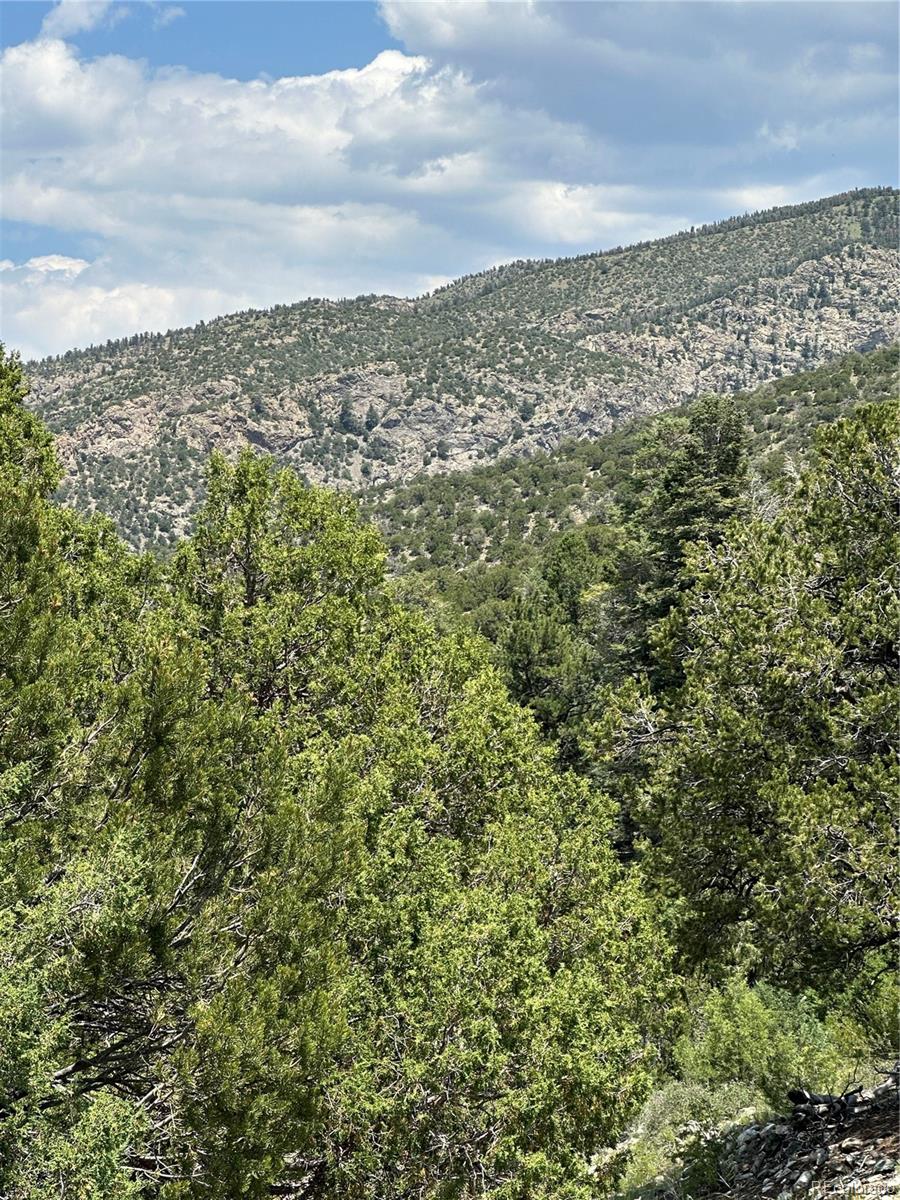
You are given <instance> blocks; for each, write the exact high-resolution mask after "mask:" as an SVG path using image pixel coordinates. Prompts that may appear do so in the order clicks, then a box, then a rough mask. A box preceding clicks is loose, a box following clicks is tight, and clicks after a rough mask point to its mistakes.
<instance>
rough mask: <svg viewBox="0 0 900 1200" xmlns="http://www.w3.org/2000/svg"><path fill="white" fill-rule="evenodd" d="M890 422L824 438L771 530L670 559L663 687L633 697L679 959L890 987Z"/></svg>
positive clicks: (887, 417)
mask: <svg viewBox="0 0 900 1200" xmlns="http://www.w3.org/2000/svg"><path fill="white" fill-rule="evenodd" d="M897 422H898V413H897V406H896V404H892V403H888V404H877V405H870V406H866V407H864V408H862V409H861V410H860V411H859V413H858V414H857V415H855V416H854V417H852V418H849V419H845V420H841V421H839V422H837V423H836V424H834V425H832V426H830V427H826V428H825V429H823V431H822V432H821V434H820V436H819V439H818V442H817V454H816V458H815V461H814V464H813V465H812V466H811V468H810V469H809V470H808V471H807V472H806V473H805V475H804V476H803V478H802V479H801V481H800V484H799V486H798V488H797V490H796V492H795V494H794V495H793V496H792V497H791V498H790V500H789V501H788V502H787V503H786V505H785V507H784V509H783V511H782V512H781V513H780V514H779V516H778V517H777V519H776V520H775V521H774V522H772V523H767V522H765V521H762V520H753V521H750V522H747V523H738V522H734V523H732V524H731V525H730V526H728V527H727V528H726V530H725V534H724V537H723V539H722V540H721V542H720V544H719V545H718V546H709V545H707V546H697V547H696V548H695V549H694V550H693V551H692V552H691V553H690V555H689V556H688V559H687V571H688V574H689V576H690V577H691V578H692V579H693V581H694V582H693V584H692V586H691V588H690V590H689V591H687V592H686V593H685V595H684V596H683V598H682V600H681V601H680V602H679V604H678V605H677V606H676V607H675V608H674V609H673V610H672V612H671V614H670V616H669V617H668V618H667V620H666V621H665V622H664V623H663V624H662V625H660V626H658V627H657V629H656V631H655V634H654V636H655V640H656V644H657V647H658V650H659V653H660V654H661V655H662V656H664V657H665V656H669V657H670V658H672V659H673V660H675V661H677V662H678V663H679V664H680V666H681V670H682V671H683V682H682V683H681V685H680V686H679V687H677V688H676V689H674V690H673V691H670V692H668V693H666V694H664V695H663V696H661V697H656V698H655V699H654V698H652V697H650V696H649V695H646V694H645V697H644V699H643V700H642V701H641V702H639V703H638V704H636V706H635V707H634V708H633V709H632V710H631V712H630V714H629V717H628V719H627V721H626V722H625V726H624V729H625V731H626V732H625V735H624V737H623V739H622V741H621V743H620V745H621V752H622V753H626V754H627V753H628V752H629V747H630V752H631V753H632V754H634V755H635V756H636V757H637V758H638V759H640V758H641V757H642V756H643V758H644V762H645V767H646V771H647V773H646V775H645V776H644V783H643V785H642V787H641V789H640V800H639V803H638V806H637V807H638V813H639V819H640V821H641V823H642V825H643V828H644V830H645V831H646V833H647V835H648V841H647V844H646V848H645V859H646V863H647V867H648V870H649V871H650V874H651V876H652V878H653V879H655V881H656V883H657V886H658V887H659V888H660V890H661V892H662V893H663V894H664V895H665V896H666V897H667V900H668V903H669V904H671V905H674V906H675V908H674V909H673V911H677V912H678V913H679V919H678V923H679V926H680V940H681V945H682V949H683V951H684V953H685V955H686V957H687V958H688V959H689V960H690V961H692V962H693V963H695V964H704V965H706V966H707V967H708V966H710V965H711V964H713V963H715V962H716V961H718V962H724V963H729V962H730V963H737V964H740V965H742V966H743V967H744V968H745V969H747V970H749V971H750V972H751V973H752V974H753V975H755V976H757V977H759V976H762V977H765V978H768V979H770V980H772V981H775V982H778V983H782V984H788V985H791V986H795V987H803V986H805V985H807V984H809V983H813V984H815V985H817V986H819V987H820V988H823V989H825V990H826V991H832V992H834V991H840V990H842V989H845V988H847V987H848V986H849V985H850V984H851V983H853V982H854V981H868V982H867V984H866V986H868V983H874V981H876V980H879V981H880V986H883V985H885V984H887V983H889V982H890V980H891V978H892V972H891V970H890V964H891V963H892V961H894V958H893V956H894V955H895V953H896V946H897V935H898V903H897V901H898V896H897V888H896V855H897V848H898V847H897V832H896V783H897V777H896V763H895V734H896V719H897V711H898V697H900V692H898V666H897V663H898V658H897V644H896V632H897V620H898V590H897V585H898V565H897V564H898V561H900V538H898V530H900V523H898V500H900V476H898V466H897V464H898V461H900V458H898V454H897V451H898V423H897Z"/></svg>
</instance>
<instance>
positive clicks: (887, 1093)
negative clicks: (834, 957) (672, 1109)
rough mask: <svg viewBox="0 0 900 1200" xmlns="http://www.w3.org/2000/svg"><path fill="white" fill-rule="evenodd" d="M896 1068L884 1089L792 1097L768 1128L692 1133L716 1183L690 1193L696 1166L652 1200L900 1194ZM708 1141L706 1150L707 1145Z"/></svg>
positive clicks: (899, 1111) (687, 1162)
mask: <svg viewBox="0 0 900 1200" xmlns="http://www.w3.org/2000/svg"><path fill="white" fill-rule="evenodd" d="M898 1080H900V1075H898V1068H897V1067H895V1068H894V1069H893V1070H892V1071H890V1072H887V1073H886V1078H885V1079H884V1081H883V1082H882V1083H880V1084H879V1085H877V1086H876V1087H874V1088H871V1089H866V1090H859V1091H857V1092H855V1093H854V1094H852V1095H844V1096H812V1097H810V1096H809V1094H808V1093H801V1092H797V1093H792V1096H794V1097H795V1099H796V1103H795V1104H794V1108H793V1111H792V1112H791V1113H790V1114H789V1115H787V1116H785V1117H783V1118H781V1119H776V1120H772V1121H767V1122H765V1123H762V1124H759V1123H754V1124H749V1125H746V1126H743V1127H741V1128H735V1129H732V1130H730V1131H729V1132H727V1133H726V1134H725V1135H724V1136H722V1135H721V1134H713V1133H708V1134H706V1135H705V1136H704V1135H703V1134H702V1133H701V1131H700V1128H699V1126H698V1127H697V1129H696V1130H694V1131H691V1130H689V1129H688V1130H686V1133H687V1135H688V1138H690V1136H691V1134H692V1133H693V1135H694V1137H695V1139H699V1144H698V1141H696V1140H695V1141H694V1143H693V1150H692V1152H693V1154H695V1155H696V1154H699V1153H704V1150H705V1153H706V1154H707V1155H709V1154H710V1151H712V1154H713V1156H714V1158H715V1167H716V1169H715V1174H716V1175H717V1177H718V1178H717V1180H716V1183H715V1184H712V1185H710V1184H707V1185H705V1186H702V1187H701V1188H696V1187H692V1186H691V1179H692V1175H693V1174H695V1172H693V1164H692V1162H691V1157H690V1154H686V1156H685V1165H684V1169H683V1171H682V1173H681V1175H680V1176H679V1177H678V1178H676V1179H675V1180H670V1181H667V1183H666V1184H665V1185H664V1186H662V1187H659V1188H657V1189H656V1190H655V1191H652V1192H650V1193H648V1196H650V1195H652V1196H653V1197H654V1200H685V1196H686V1195H688V1194H692V1195H694V1196H695V1197H696V1198H697V1200H701V1197H710V1198H712V1197H719V1196H721V1197H724V1196H728V1197H730V1198H732V1200H802V1198H803V1197H806V1196H809V1197H826V1196H834V1197H838V1196H846V1197H848V1200H849V1197H858V1196H871V1197H875V1196H897V1195H900V1091H898ZM704 1141H705V1142H706V1146H705V1148H704V1146H703V1144H702V1143H703V1142H704Z"/></svg>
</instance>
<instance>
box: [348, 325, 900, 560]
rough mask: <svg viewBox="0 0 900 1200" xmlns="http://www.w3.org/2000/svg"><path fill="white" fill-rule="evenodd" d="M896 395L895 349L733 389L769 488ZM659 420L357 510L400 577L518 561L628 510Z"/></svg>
mask: <svg viewBox="0 0 900 1200" xmlns="http://www.w3.org/2000/svg"><path fill="white" fill-rule="evenodd" d="M898 394H900V350H898V347H897V345H896V344H895V345H892V346H886V347H883V348H881V349H879V350H875V351H872V352H871V353H869V354H856V353H852V354H848V355H845V356H843V357H842V358H840V359H838V360H836V361H834V362H832V363H829V364H827V365H826V366H824V367H820V368H818V369H817V370H812V371H802V372H800V373H799V374H797V375H789V376H786V377H784V378H782V379H779V380H777V381H773V382H770V383H766V384H763V385H762V386H760V387H759V388H757V389H756V390H755V391H753V392H750V393H748V394H741V395H739V396H738V398H737V402H738V410H739V412H740V413H741V416H742V418H743V421H744V423H745V426H746V428H747V431H748V450H749V457H750V462H751V465H752V468H753V471H754V473H755V474H756V475H757V476H759V477H761V478H763V479H764V480H765V481H766V482H767V483H769V484H770V485H773V486H776V487H777V486H778V480H779V478H780V477H781V476H783V475H784V473H785V472H788V473H789V474H791V475H793V474H795V473H796V471H797V469H798V468H799V466H800V465H801V464H802V462H803V460H804V459H805V457H806V455H807V452H808V449H809V446H810V444H811V442H812V438H813V433H814V432H815V430H816V429H817V428H818V427H819V426H820V425H822V424H825V423H827V422H829V421H834V420H837V419H838V418H840V417H846V416H849V415H850V414H851V413H852V412H853V411H854V409H855V408H856V407H857V406H858V405H859V404H863V403H871V402H878V401H883V400H890V399H893V398H895V397H897V395H898ZM656 419H658V418H653V417H650V418H646V419H644V420H639V421H633V422H631V423H629V424H627V425H625V426H623V427H622V428H620V429H617V430H615V431H614V432H612V433H609V434H606V435H604V436H602V437H600V438H597V439H595V440H591V441H588V440H583V441H571V442H566V443H565V444H564V445H562V446H561V447H560V448H559V449H557V450H555V451H552V452H550V453H538V454H536V455H534V456H532V457H530V458H526V459H521V458H514V457H512V456H506V457H504V458H502V459H499V460H498V461H497V462H495V463H491V464H490V465H485V466H479V467H475V468H473V469H471V470H468V471H449V472H447V473H445V474H442V475H432V476H428V477H423V478H421V479H418V480H415V481H414V482H412V483H409V484H403V485H399V486H389V485H386V486H382V487H379V488H374V489H369V490H367V491H366V492H364V493H363V494H362V496H361V507H362V511H363V513H364V515H365V516H367V517H368V518H369V519H370V520H372V521H374V522H375V524H376V525H378V527H379V529H380V530H381V532H382V534H383V535H384V537H385V540H386V542H387V545H388V548H389V551H390V554H391V561H392V566H393V568H394V570H395V571H397V572H402V571H404V570H413V571H430V570H432V569H434V568H444V567H448V568H452V569H453V570H454V571H458V570H460V569H463V568H465V567H468V566H475V565H477V566H478V567H482V566H488V567H489V566H492V565H496V564H499V563H503V562H506V563H509V562H512V561H519V560H521V559H523V558H525V557H527V556H528V555H529V554H530V553H531V552H532V551H534V550H538V549H540V547H541V546H542V545H543V544H544V543H545V542H546V541H547V539H548V538H550V537H551V536H552V535H553V534H555V533H557V532H559V531H560V530H562V529H566V528H568V527H571V526H572V525H577V524H580V523H582V522H583V521H585V520H588V519H591V518H595V519H602V514H603V512H604V510H606V509H609V508H610V506H611V505H615V506H616V507H618V508H620V509H623V508H624V509H626V510H627V509H629V508H630V507H631V504H632V501H633V495H632V493H633V486H634V485H633V483H632V470H633V464H634V456H635V454H636V453H637V450H638V447H639V445H640V442H641V439H642V436H643V435H644V434H645V432H646V431H647V429H648V426H649V425H650V424H651V423H652V422H653V421H654V420H656Z"/></svg>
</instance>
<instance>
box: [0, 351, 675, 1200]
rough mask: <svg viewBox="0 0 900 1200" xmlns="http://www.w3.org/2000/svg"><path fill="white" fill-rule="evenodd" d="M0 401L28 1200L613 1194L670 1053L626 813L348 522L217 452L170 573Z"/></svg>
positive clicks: (17, 1053)
mask: <svg viewBox="0 0 900 1200" xmlns="http://www.w3.org/2000/svg"><path fill="white" fill-rule="evenodd" d="M0 379H2V380H3V381H4V385H5V388H6V390H5V392H4V393H3V395H2V398H0V447H2V458H0V489H2V492H0V514H3V516H2V519H3V521H4V522H6V526H5V530H4V532H5V537H4V539H3V540H2V542H0V548H2V549H0V552H2V558H0V653H2V662H3V666H4V671H3V676H2V682H0V896H2V900H0V1016H2V1019H3V1025H4V1039H3V1042H2V1046H0V1080H2V1092H3V1099H2V1105H3V1121H2V1124H0V1164H2V1165H0V1191H2V1193H3V1195H4V1196H8V1197H9V1198H10V1200H38V1198H39V1197H43V1196H45V1195H48V1194H51V1193H52V1194H70V1195H77V1196H80V1197H84V1198H85V1200H113V1198H114V1197H115V1198H116V1200H118V1198H119V1197H123V1196H124V1197H127V1196H131V1195H134V1196H137V1195H144V1196H148V1197H156V1198H158V1200H180V1198H183V1197H184V1198H187V1197H194V1196H198V1197H199V1196H203V1197H211V1198H213V1200H215V1198H216V1197H219V1198H220V1200H232V1198H233V1197H236V1196H246V1197H262V1196H267V1195H270V1194H271V1189H272V1188H273V1187H276V1188H280V1189H282V1194H284V1190H285V1189H290V1188H294V1189H295V1190H298V1191H299V1192H300V1193H301V1194H305V1195H307V1196H309V1197H312V1196H315V1197H319V1198H325V1200H327V1198H329V1197H334V1198H337V1197H358V1198H359V1200H364V1198H368V1197H372V1196H384V1197H390V1196H397V1197H400V1196H407V1197H409V1196H417V1197H421V1198H422V1200H425V1198H426V1197H449V1196H455V1197H466V1196H477V1195H494V1196H497V1197H508V1198H512V1197H522V1198H523V1200H524V1197H526V1196H527V1197H541V1196H545V1197H547V1198H548V1200H549V1197H551V1196H552V1197H562V1196H568V1197H573V1198H574V1197H582V1196H584V1197H587V1196H588V1195H590V1194H591V1188H592V1184H591V1181H590V1176H589V1174H588V1171H587V1167H588V1163H589V1159H590V1154H591V1151H592V1147H593V1146H594V1145H595V1144H596V1143H597V1142H598V1141H601V1140H608V1139H610V1138H615V1136H617V1134H618V1132H619V1131H620V1130H621V1128H622V1126H623V1125H624V1123H625V1122H626V1121H627V1120H628V1118H629V1117H630V1116H631V1115H632V1114H633V1112H634V1111H635V1110H636V1108H637V1107H638V1105H639V1104H640V1103H641V1101H642V1099H643V1097H644V1095H645V1094H646V1092H647V1090H648V1088H649V1086H650V1085H651V1082H652V1079H653V1076H654V1073H655V1070H656V1069H657V1064H658V1061H659V1057H660V1046H661V1044H662V1043H663V1042H664V1041H665V1040H666V1038H667V1035H668V1033H669V1027H668V1018H667V1017H666V1016H665V1013H666V1001H667V999H668V997H669V994H670V990H671V981H670V975H669V970H668V958H669V955H668V950H667V946H666V942H665V939H664V938H663V937H662V935H661V933H660V930H659V924H658V921H657V920H656V918H655V914H654V910H653V907H652V905H651V904H650V903H649V902H648V900H647V898H646V896H645V894H644V891H643V889H642V887H641V885H640V880H639V879H638V877H637V875H636V874H635V873H633V872H629V871H627V870H625V869H624V868H623V867H622V866H621V865H620V864H619V863H618V861H617V860H616V858H615V855H614V853H613V850H612V848H611V845H610V842H609V838H608V836H607V830H608V828H609V826H610V824H611V822H612V808H611V805H610V804H609V803H608V802H607V801H605V800H603V799H602V798H600V797H598V796H597V795H596V794H594V793H592V792H590V791H589V790H588V789H587V787H586V786H585V784H584V783H583V782H580V781H578V780H575V779H573V778H568V777H562V776H559V775H557V774H556V772H555V771H554V767H553V762H552V754H551V753H550V752H549V751H548V750H547V749H546V748H543V747H542V746H541V744H540V742H539V739H538V736H537V733H536V730H535V728H534V725H533V722H532V720H531V718H530V717H529V716H528V715H527V714H526V713H525V712H524V711H523V710H522V709H520V708H518V707H517V706H516V705H515V704H514V703H512V702H511V701H510V700H509V698H508V697H507V695H506V692H505V690H504V688H503V686H502V683H501V681H500V679H499V677H498V675H497V673H496V671H495V670H494V669H493V668H492V667H491V666H490V665H489V664H488V662H487V661H486V658H485V654H484V649H483V646H482V645H481V644H480V643H477V642H476V641H474V640H473V639H471V637H467V636H463V635H458V634H456V635H450V636H445V637H442V636H440V635H438V634H437V633H436V632H435V631H434V630H433V629H432V627H431V626H430V625H429V624H428V623H427V621H426V620H425V619H424V618H423V617H422V616H419V615H416V614H414V613H411V612H408V611H406V610H404V609H402V608H401V607H399V606H398V605H397V604H396V603H395V602H394V601H393V600H392V599H391V598H390V595H389V592H388V590H387V589H386V588H385V586H384V580H383V552H382V550H381V546H380V542H379V539H378V537H377V535H376V534H375V533H374V531H372V530H371V529H368V528H366V527H365V526H363V525H361V524H360V522H359V520H358V518H357V516H356V513H355V510H354V508H353V505H352V504H351V503H350V502H348V501H346V500H342V499H340V498H338V497H334V496H331V495H328V494H326V493H323V492H318V491H314V490H310V489H308V488H305V487H304V486H302V485H301V484H300V483H299V482H298V481H297V479H296V478H295V477H294V476H293V475H292V474H291V473H289V472H279V471H277V470H276V469H275V468H274V466H273V464H272V463H271V462H270V461H269V460H267V459H262V458H259V457H256V456H254V455H252V454H250V453H247V454H245V455H243V456H242V457H241V458H240V459H239V460H238V462H237V463H235V464H232V465H229V464H228V463H226V462H225V461H224V460H223V459H221V458H215V459H214V460H213V462H212V464H211V466H210V469H209V473H208V478H207V500H206V504H205V507H204V509H203V510H202V512H201V514H200V516H199V518H198V521H197V530H196V534H195V536H194V537H193V538H192V539H191V540H190V541H189V542H187V543H185V544H183V545H182V546H181V547H179V549H178V551H177V553H176V554H175V555H174V556H173V558H172V560H171V562H170V563H169V564H167V565H166V567H165V568H162V567H160V566H159V565H157V564H154V563H153V562H151V561H150V560H148V559H142V558H139V557H137V556H135V555H133V554H131V553H130V552H129V551H127V550H126V549H125V548H124V547H123V546H122V545H121V543H119V542H118V540H117V539H116V537H115V536H114V534H113V533H112V532H111V529H110V527H109V526H108V525H106V524H103V523H100V522H96V521H95V522H93V523H89V524H85V523H83V522H81V521H80V520H78V519H76V518H75V517H73V516H71V515H69V514H67V513H65V512H64V511H63V510H61V509H59V508H57V507H55V506H54V505H53V504H51V503H50V502H49V500H48V499H47V495H48V492H49V491H50V489H52V487H53V485H54V483H55V480H56V468H55V464H54V461H53V456H52V450H51V448H50V445H49V442H48V440H47V438H46V436H45V435H44V434H43V432H42V430H41V429H40V426H39V425H38V424H37V423H36V422H35V420H34V418H32V417H30V416H28V415H27V414H25V413H24V412H23V410H22V408H21V403H20V400H21V392H22V385H21V380H20V377H19V375H18V368H17V365H16V363H15V362H14V361H12V362H10V361H8V360H4V361H3V362H2V363H0Z"/></svg>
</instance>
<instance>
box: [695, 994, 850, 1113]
mask: <svg viewBox="0 0 900 1200" xmlns="http://www.w3.org/2000/svg"><path fill="white" fill-rule="evenodd" d="M865 1046H866V1043H865V1040H864V1039H863V1038H862V1036H861V1033H860V1029H859V1026H858V1025H857V1024H856V1023H855V1022H854V1020H853V1019H852V1017H851V1016H845V1017H843V1018H841V1019H838V1018H836V1017H834V1016H832V1017H831V1018H830V1019H827V1020H826V1019H823V1018H822V1017H821V1016H820V1014H819V1013H818V1011H817V1007H816V1004H815V1001H814V998H813V997H811V996H806V995H800V996H796V995H792V994H791V993H790V992H786V991H782V990H780V989H778V988H775V987H771V986H769V985H768V984H758V985H757V986H755V987H751V986H750V985H749V984H748V983H746V982H745V981H744V980H742V979H739V978H735V979H732V980H730V981H729V982H728V983H727V984H726V985H725V986H724V987H723V988H721V989H716V990H713V991H711V992H709V993H708V994H707V996H706V997H705V999H704V1001H703V1003H702V1004H701V1006H700V1008H699V1010H698V1011H697V1013H696V1016H695V1018H694V1024H693V1028H692V1029H691V1030H690V1031H689V1032H688V1033H687V1034H685V1035H684V1036H683V1037H682V1038H681V1039H680V1040H679V1041H678V1043H677V1045H676V1047H675V1057H676V1060H677V1062H678V1065H679V1067H680V1069H681V1073H682V1075H683V1077H684V1079H685V1080H686V1081H688V1082H691V1083H697V1084H705V1085H707V1086H715V1085H719V1084H726V1083H741V1084H744V1085H745V1086H747V1087H749V1088H752V1089H755V1090H756V1091H757V1092H758V1093H760V1094H761V1095H762V1096H764V1097H765V1098H766V1099H767V1100H768V1101H769V1102H770V1103H771V1104H773V1105H774V1106H776V1107H781V1108H783V1107H784V1105H785V1104H786V1102H787V1101H786V1093H787V1091H788V1089H789V1088H791V1087H793V1086H796V1085H800V1086H803V1087H808V1088H811V1089H812V1090H814V1091H841V1090H843V1089H844V1088H846V1087H848V1086H849V1085H850V1084H851V1083H852V1082H853V1081H854V1080H855V1079H856V1078H857V1076H858V1074H859V1073H860V1071H861V1070H862V1069H863V1067H864V1063H865V1060H866V1058H867V1057H868V1055H867V1054H866V1051H865Z"/></svg>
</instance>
